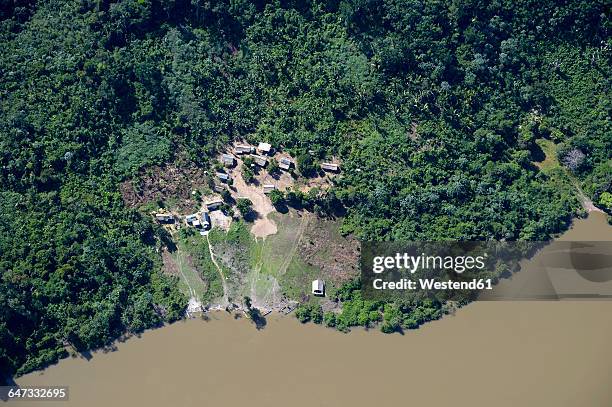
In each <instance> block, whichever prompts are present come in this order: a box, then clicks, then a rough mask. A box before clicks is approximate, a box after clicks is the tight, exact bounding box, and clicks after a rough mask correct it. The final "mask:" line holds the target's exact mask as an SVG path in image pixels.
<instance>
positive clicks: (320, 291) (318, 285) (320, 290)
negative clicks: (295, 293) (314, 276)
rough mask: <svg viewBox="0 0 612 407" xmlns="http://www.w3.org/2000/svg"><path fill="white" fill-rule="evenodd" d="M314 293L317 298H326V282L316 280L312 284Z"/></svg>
mask: <svg viewBox="0 0 612 407" xmlns="http://www.w3.org/2000/svg"><path fill="white" fill-rule="evenodd" d="M312 293H313V294H314V295H317V296H325V282H324V281H323V280H314V281H313V282H312Z"/></svg>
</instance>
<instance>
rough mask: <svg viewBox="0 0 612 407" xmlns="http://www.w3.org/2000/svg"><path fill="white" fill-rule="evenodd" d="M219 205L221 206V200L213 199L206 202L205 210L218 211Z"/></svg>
mask: <svg viewBox="0 0 612 407" xmlns="http://www.w3.org/2000/svg"><path fill="white" fill-rule="evenodd" d="M221 205H223V200H222V199H214V200H212V201H208V202H206V208H207V209H208V210H209V211H214V210H215V209H219V207H220V206H221Z"/></svg>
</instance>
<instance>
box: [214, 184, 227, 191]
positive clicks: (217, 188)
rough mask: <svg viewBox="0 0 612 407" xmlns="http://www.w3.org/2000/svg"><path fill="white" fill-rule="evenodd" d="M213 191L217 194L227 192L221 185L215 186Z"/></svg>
mask: <svg viewBox="0 0 612 407" xmlns="http://www.w3.org/2000/svg"><path fill="white" fill-rule="evenodd" d="M213 190H214V191H215V192H223V191H225V187H224V186H223V185H221V184H215V186H214V187H213Z"/></svg>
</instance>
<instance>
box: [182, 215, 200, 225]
mask: <svg viewBox="0 0 612 407" xmlns="http://www.w3.org/2000/svg"><path fill="white" fill-rule="evenodd" d="M197 220H198V215H197V214H193V215H187V216H185V222H186V223H187V224H188V225H189V226H195V225H194V223H195V222H196V221H197ZM198 223H199V222H198Z"/></svg>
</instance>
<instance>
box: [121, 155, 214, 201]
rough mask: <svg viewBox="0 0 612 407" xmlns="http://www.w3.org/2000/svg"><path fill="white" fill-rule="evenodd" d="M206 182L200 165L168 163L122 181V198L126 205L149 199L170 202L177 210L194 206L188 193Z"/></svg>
mask: <svg viewBox="0 0 612 407" xmlns="http://www.w3.org/2000/svg"><path fill="white" fill-rule="evenodd" d="M206 184H207V176H206V174H205V172H204V170H202V169H201V168H196V167H179V166H176V165H167V166H164V167H159V166H155V167H150V168H147V169H146V170H144V171H143V172H142V173H140V174H139V175H137V176H136V177H134V178H133V179H131V180H127V181H124V182H122V183H121V185H120V186H119V189H120V191H121V196H122V197H123V201H124V202H125V204H126V205H127V206H129V207H137V206H141V205H143V204H146V203H149V202H155V201H164V202H171V203H172V204H173V206H176V209H177V210H179V211H187V212H188V211H192V210H195V209H197V206H198V202H196V200H195V199H193V196H192V194H191V192H192V191H193V190H195V189H198V188H200V187H202V186H204V185H206Z"/></svg>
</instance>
